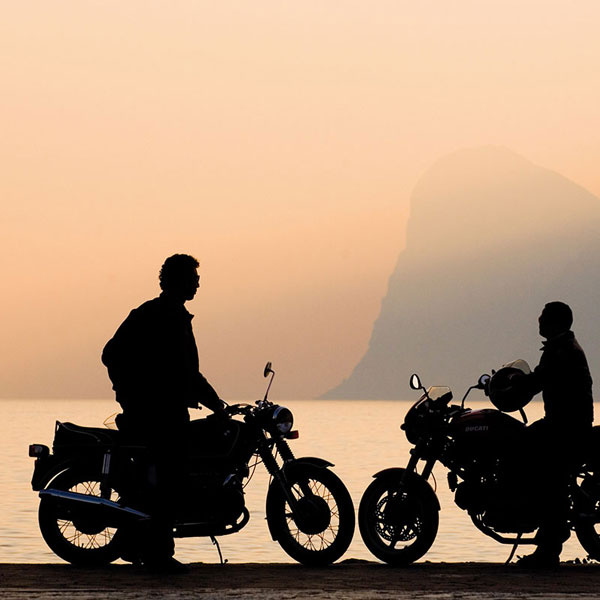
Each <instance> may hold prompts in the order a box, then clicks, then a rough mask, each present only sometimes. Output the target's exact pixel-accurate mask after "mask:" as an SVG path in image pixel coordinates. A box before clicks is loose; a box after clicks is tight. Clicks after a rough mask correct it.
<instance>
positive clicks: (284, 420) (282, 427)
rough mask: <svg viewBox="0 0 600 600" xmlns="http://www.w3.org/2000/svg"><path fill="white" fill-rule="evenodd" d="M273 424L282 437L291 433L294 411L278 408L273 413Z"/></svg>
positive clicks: (283, 407) (282, 407)
mask: <svg viewBox="0 0 600 600" xmlns="http://www.w3.org/2000/svg"><path fill="white" fill-rule="evenodd" d="M273 422H274V423H275V428H276V430H277V432H278V433H281V434H282V435H285V434H286V433H289V432H290V431H291V430H292V427H293V425H294V417H293V416H292V411H291V410H289V409H288V408H286V407H285V406H278V407H277V408H276V409H275V410H274V411H273Z"/></svg>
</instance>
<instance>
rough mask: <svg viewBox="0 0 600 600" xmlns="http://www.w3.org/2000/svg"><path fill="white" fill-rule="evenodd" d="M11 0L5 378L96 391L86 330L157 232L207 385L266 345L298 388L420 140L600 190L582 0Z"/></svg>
mask: <svg viewBox="0 0 600 600" xmlns="http://www.w3.org/2000/svg"><path fill="white" fill-rule="evenodd" d="M5 4H6V5H5V6H4V7H3V19H2V20H1V21H0V46H1V52H0V72H1V75H2V77H0V86H1V90H0V92H1V93H0V103H1V111H0V123H1V131H2V136H1V138H0V174H1V176H0V193H1V198H2V205H1V206H2V219H1V221H0V222H1V227H2V232H1V233H2V236H1V241H0V243H1V244H2V252H1V253H0V257H1V258H0V260H1V261H2V265H1V266H2V272H3V274H4V279H5V282H7V283H6V285H5V289H4V293H3V295H2V311H1V317H0V318H1V319H2V336H1V337H2V339H1V340H0V396H5V397H13V396H35V397H44V396H48V397H61V396H75V397H85V396H93V397H102V396H107V395H109V394H110V386H109V384H108V380H107V378H106V374H105V371H104V369H103V367H102V365H101V364H100V362H99V354H100V351H101V348H102V346H103V344H104V342H105V341H106V340H107V339H108V338H109V337H110V336H111V335H112V333H113V332H114V330H115V328H116V326H117V325H118V324H119V322H120V321H121V320H122V319H123V318H124V317H125V316H126V314H127V312H128V311H129V310H130V309H131V308H132V307H134V306H136V305H138V304H140V303H141V302H142V301H144V300H145V299H147V298H150V297H153V296H154V295H155V294H156V293H157V290H158V286H157V282H156V276H157V271H158V268H159V266H160V264H161V262H162V260H163V259H164V258H165V257H166V256H167V255H169V254H172V253H174V252H189V253H191V254H194V255H196V256H197V257H198V258H199V259H200V261H201V263H202V267H201V274H202V282H201V286H202V287H201V290H200V294H199V296H198V298H197V299H196V300H194V301H193V302H192V303H190V304H189V308H190V310H191V312H194V313H195V314H196V315H197V316H196V319H195V321H194V325H195V328H196V335H197V339H198V344H199V347H200V351H201V362H202V367H203V371H204V373H205V375H206V376H207V377H208V378H209V380H211V381H212V382H214V384H215V387H217V389H218V390H219V391H220V392H221V394H222V396H223V397H224V398H226V399H231V398H253V397H255V396H256V397H258V396H259V395H260V393H261V392H262V389H263V387H262V386H263V383H262V380H261V377H260V371H261V368H262V365H263V364H264V362H265V361H266V360H272V361H273V362H274V367H275V370H276V371H278V379H277V383H276V386H275V388H274V390H273V391H274V394H275V396H277V395H279V396H280V397H286V396H287V397H309V396H314V395H317V394H319V393H322V392H324V391H325V390H327V389H328V388H330V387H332V386H334V385H335V384H337V383H338V382H339V381H340V380H341V379H342V378H343V377H345V376H347V375H348V374H349V373H350V371H351V370H352V368H353V367H354V365H355V364H356V362H357V361H358V360H359V358H360V357H361V356H362V354H363V353H364V351H365V349H366V346H367V343H368V340H369V335H370V331H371V327H372V324H373V320H374V319H375V318H376V316H377V314H378V311H379V305H380V302H381V299H382V297H383V295H384V294H385V291H386V286H387V279H388V277H389V275H390V274H391V271H392V269H393V267H394V264H395V261H396V259H397V256H398V253H399V251H400V250H401V249H402V247H403V244H404V231H405V225H406V219H407V217H408V200H409V196H410V192H411V190H412V188H413V187H414V185H415V183H416V182H417V180H418V178H419V177H420V175H421V174H422V173H423V172H424V171H425V170H426V169H427V168H428V166H429V165H430V164H432V163H433V162H434V161H435V160H436V159H437V158H438V157H439V156H442V155H444V154H446V153H448V152H451V151H453V150H455V149H457V148H461V147H465V146H473V145H482V144H499V145H504V146H507V147H509V148H510V149H512V150H514V151H515V152H518V153H520V154H522V155H523V156H525V157H526V158H528V159H530V160H532V161H534V162H536V163H537V164H540V165H542V166H544V167H548V168H551V169H555V170H557V171H558V172H560V173H561V174H563V175H565V176H567V177H569V178H571V179H573V180H575V181H576V182H577V183H579V184H581V185H583V186H584V187H587V188H588V189H589V190H590V191H592V192H593V193H595V194H597V195H600V174H599V171H598V169H597V165H598V163H599V159H600V111H599V110H598V106H600V79H599V77H598V73H599V72H600V41H599V39H600V38H599V37H598V34H597V26H598V23H600V3H598V2H596V1H595V0H594V1H584V0H582V1H579V2H577V3H572V2H566V1H548V0H546V1H544V2H542V1H530V2H528V1H523V0H521V1H520V2H516V1H512V0H510V1H507V0H503V1H498V2H496V1H489V2H476V1H474V0H473V1H466V0H457V1H456V2H445V1H442V0H440V1H437V2H434V1H423V2H418V3H406V2H398V1H397V0H395V1H383V0H382V1H380V2H375V3H371V2H364V1H363V2H357V1H351V0H348V1H345V2H322V1H318V2H317V1H315V2H311V1H308V2H297V3H293V2H281V1H275V0H260V1H258V2H228V1H221V2H201V1H191V0H189V1H183V0H181V1H176V2H164V1H163V2H157V1H151V0H128V1H127V2H116V1H115V2H109V1H105V0H103V1H99V0H98V1H89V0H88V1H85V0H62V1H60V0H56V1H53V2H43V1H38V2H29V1H27V0H24V1H23V2H18V3H17V2H15V3H5ZM540 201H541V202H542V201H543V199H540Z"/></svg>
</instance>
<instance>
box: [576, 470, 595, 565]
mask: <svg viewBox="0 0 600 600" xmlns="http://www.w3.org/2000/svg"><path fill="white" fill-rule="evenodd" d="M595 475H596V476H592V475H590V476H586V478H585V479H584V480H583V482H582V485H581V488H582V489H583V491H584V493H585V503H584V505H583V506H580V510H581V512H582V513H584V516H583V517H580V518H579V519H578V520H577V522H576V523H575V534H576V535H577V539H578V540H579V543H580V544H581V545H582V546H583V549H584V550H585V551H586V552H587V553H588V555H589V557H590V558H591V559H593V560H600V523H596V522H595V521H596V519H595V515H596V514H597V512H598V510H600V481H599V480H598V479H597V478H596V477H597V473H596V474H595ZM585 515H589V517H587V518H586V516H585Z"/></svg>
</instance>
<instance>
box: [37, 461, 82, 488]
mask: <svg viewBox="0 0 600 600" xmlns="http://www.w3.org/2000/svg"><path fill="white" fill-rule="evenodd" d="M75 464H76V461H75V460H74V459H72V458H68V459H65V458H58V457H56V456H55V455H53V454H50V455H48V456H45V457H43V458H36V460H35V465H34V467H33V477H32V478H31V487H32V489H33V490H34V491H35V492H39V491H40V490H43V489H44V488H45V487H46V486H47V485H48V484H49V483H50V482H51V481H52V480H53V479H54V478H55V477H56V476H57V475H59V474H60V473H62V472H63V471H66V470H67V469H68V468H69V467H72V466H74V465H75Z"/></svg>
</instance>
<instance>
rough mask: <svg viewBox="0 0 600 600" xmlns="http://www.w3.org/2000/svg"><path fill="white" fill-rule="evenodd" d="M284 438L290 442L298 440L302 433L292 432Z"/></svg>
mask: <svg viewBox="0 0 600 600" xmlns="http://www.w3.org/2000/svg"><path fill="white" fill-rule="evenodd" d="M283 437H285V438H287V439H288V440H297V439H298V438H299V437H300V432H299V431H298V430H296V431H290V432H289V433H286V434H285V435H284V436H283Z"/></svg>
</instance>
